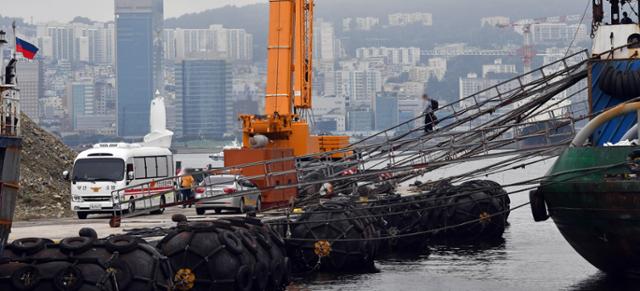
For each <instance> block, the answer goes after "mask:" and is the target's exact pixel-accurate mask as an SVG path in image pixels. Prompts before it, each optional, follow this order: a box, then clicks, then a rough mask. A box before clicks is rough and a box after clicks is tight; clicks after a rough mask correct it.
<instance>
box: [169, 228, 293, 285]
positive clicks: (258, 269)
mask: <svg viewBox="0 0 640 291" xmlns="http://www.w3.org/2000/svg"><path fill="white" fill-rule="evenodd" d="M283 247H284V241H282V238H280V237H278V235H277V234H275V233H274V232H273V231H271V230H270V229H269V228H268V227H267V226H265V225H263V224H262V223H261V222H259V221H258V220H253V219H230V220H218V221H212V222H183V223H179V224H178V227H177V228H176V229H175V230H174V231H173V232H172V233H170V234H168V235H167V236H166V237H164V238H163V239H162V240H161V241H160V242H159V243H158V246H157V248H158V249H159V250H160V252H161V253H162V254H164V255H165V256H167V257H168V258H169V262H170V264H171V267H172V269H173V271H174V275H173V278H174V285H175V286H176V289H178V290H196V291H197V290H246V291H249V290H283V289H284V287H285V286H286V285H287V284H288V278H289V276H288V275H289V271H288V270H289V267H288V261H287V260H286V258H285V256H284V254H285V251H284V249H283Z"/></svg>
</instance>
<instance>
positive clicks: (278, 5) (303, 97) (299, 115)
mask: <svg viewBox="0 0 640 291" xmlns="http://www.w3.org/2000/svg"><path fill="white" fill-rule="evenodd" d="M269 3H270V4H269V42H268V47H267V49H268V56H267V87H266V96H265V98H266V99H265V100H266V102H265V112H264V115H241V116H240V119H241V120H242V134H243V138H242V141H243V148H242V149H239V150H228V151H225V166H236V165H241V164H246V163H252V162H260V161H268V160H272V159H278V158H283V157H301V156H308V155H313V154H316V153H322V152H328V151H333V150H336V149H341V148H344V147H346V146H348V145H349V137H347V136H314V135H311V131H310V128H309V124H308V123H307V121H306V120H305V118H304V117H305V116H309V115H310V110H311V108H312V81H313V11H314V1H313V0H270V1H269ZM340 157H341V156H338V155H336V156H333V158H340ZM295 166H296V165H295V164H294V163H293V162H290V163H284V162H283V163H280V164H278V163H276V164H273V165H271V164H270V166H269V167H250V168H247V169H245V170H243V174H244V175H246V176H255V175H259V174H268V172H269V171H271V170H275V169H279V170H284V169H293V168H295ZM269 168H272V169H269ZM295 181H297V178H296V177H295V174H293V175H291V176H279V177H271V178H268V179H264V180H259V181H254V182H255V183H256V184H258V186H259V187H269V186H275V185H282V184H286V183H289V184H290V183H293V182H295ZM283 191H287V190H281V191H280V192H278V191H268V192H263V197H264V198H263V199H264V200H265V201H264V202H265V204H280V203H282V202H287V201H288V199H290V198H291V197H292V196H295V191H293V193H292V192H291V191H290V190H288V192H286V193H284V192H283Z"/></svg>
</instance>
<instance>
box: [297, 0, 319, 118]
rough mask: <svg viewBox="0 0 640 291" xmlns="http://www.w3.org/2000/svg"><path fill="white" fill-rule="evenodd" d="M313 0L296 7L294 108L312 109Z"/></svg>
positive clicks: (300, 2)
mask: <svg viewBox="0 0 640 291" xmlns="http://www.w3.org/2000/svg"><path fill="white" fill-rule="evenodd" d="M314 6H315V4H314V2H313V0H301V1H299V2H298V4H297V5H296V16H297V17H296V32H295V34H296V37H295V41H296V50H295V82H294V89H293V91H294V95H295V96H294V102H293V104H294V108H295V109H296V113H299V112H297V111H298V110H307V109H311V105H312V95H311V94H312V93H311V91H312V83H313V8H314Z"/></svg>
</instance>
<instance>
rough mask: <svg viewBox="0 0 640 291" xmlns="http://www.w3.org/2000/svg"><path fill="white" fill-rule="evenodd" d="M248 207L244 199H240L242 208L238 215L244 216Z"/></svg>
mask: <svg viewBox="0 0 640 291" xmlns="http://www.w3.org/2000/svg"><path fill="white" fill-rule="evenodd" d="M245 207H246V205H245V204H244V198H242V199H240V207H239V209H238V213H240V214H244V213H245V211H246V209H245Z"/></svg>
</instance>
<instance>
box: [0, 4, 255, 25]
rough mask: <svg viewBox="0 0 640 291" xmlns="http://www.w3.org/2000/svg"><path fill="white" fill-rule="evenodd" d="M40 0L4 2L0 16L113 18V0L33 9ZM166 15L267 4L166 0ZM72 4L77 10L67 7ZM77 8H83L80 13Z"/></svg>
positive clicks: (35, 19) (44, 19) (40, 19)
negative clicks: (229, 6) (224, 7)
mask: <svg viewBox="0 0 640 291" xmlns="http://www.w3.org/2000/svg"><path fill="white" fill-rule="evenodd" d="M42 2H43V1H42V0H23V1H13V2H9V3H6V4H4V5H3V11H2V13H1V14H0V15H2V16H8V17H18V18H23V19H24V20H25V21H27V22H31V21H32V20H33V22H35V23H43V22H50V21H58V22H68V21H71V20H72V19H73V18H74V17H76V16H82V17H88V18H90V19H92V20H95V21H102V22H105V21H113V20H114V13H115V11H114V4H113V1H112V0H56V4H57V5H55V6H53V5H51V6H49V5H47V6H49V7H47V9H33V7H34V6H41V5H42V4H43V3H42ZM164 2H165V3H164V5H165V7H164V8H165V15H164V17H165V18H172V17H178V16H181V15H184V14H189V13H196V12H200V11H204V10H207V9H214V8H219V7H223V6H227V5H232V6H245V5H250V4H256V3H263V2H264V3H266V2H267V1H265V0H214V1H203V0H165V1H164ZM69 7H75V8H76V9H68V8H69ZM78 11H82V12H81V13H79V12H78Z"/></svg>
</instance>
